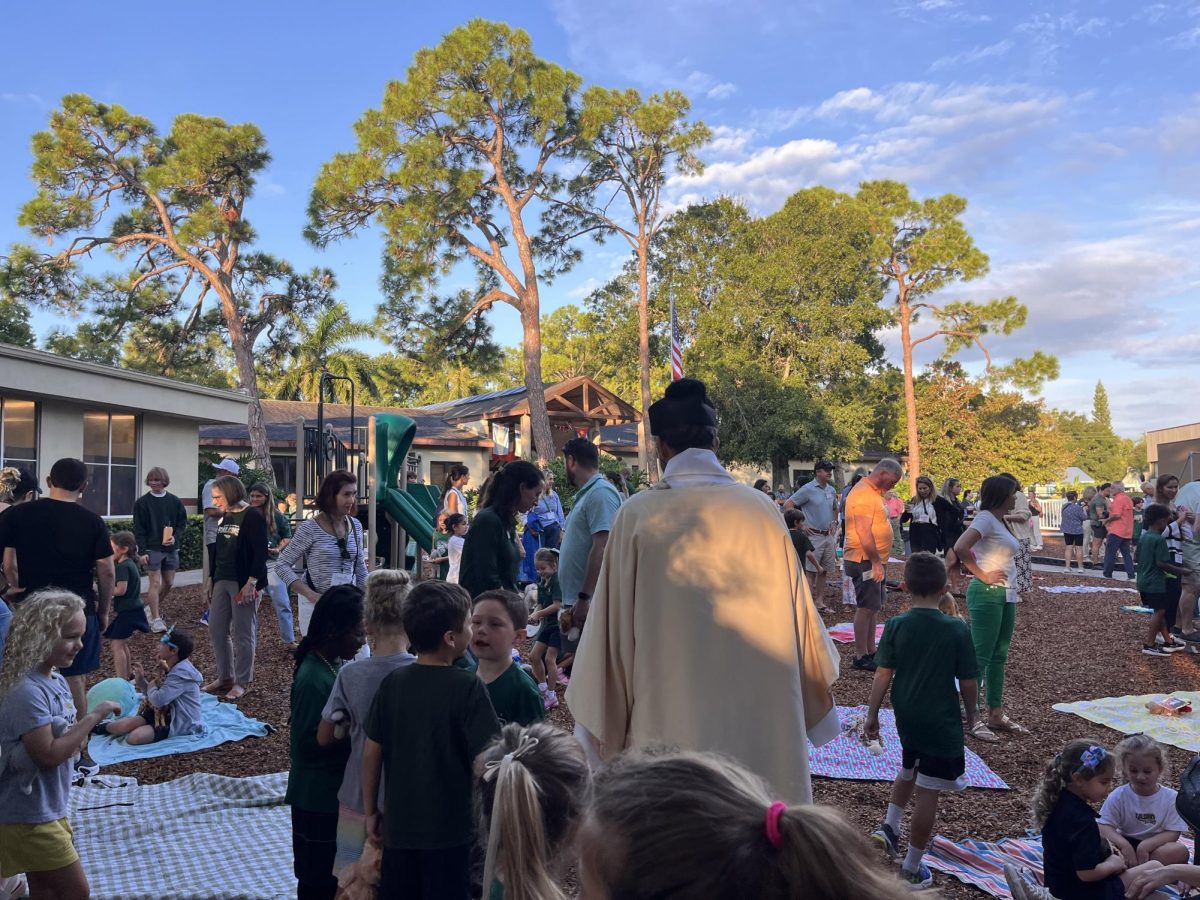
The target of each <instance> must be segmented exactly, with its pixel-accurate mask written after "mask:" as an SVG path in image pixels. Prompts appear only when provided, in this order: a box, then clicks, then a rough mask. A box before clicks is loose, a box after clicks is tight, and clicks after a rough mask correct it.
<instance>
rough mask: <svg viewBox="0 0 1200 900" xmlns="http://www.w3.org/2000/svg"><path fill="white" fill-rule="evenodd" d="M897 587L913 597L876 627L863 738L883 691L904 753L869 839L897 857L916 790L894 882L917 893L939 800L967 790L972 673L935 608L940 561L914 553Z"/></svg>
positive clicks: (871, 728) (953, 628)
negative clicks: (966, 744) (904, 849)
mask: <svg viewBox="0 0 1200 900" xmlns="http://www.w3.org/2000/svg"><path fill="white" fill-rule="evenodd" d="M904 582H905V584H906V585H908V590H909V592H910V593H911V594H912V607H911V608H910V609H909V610H908V612H906V613H903V614H901V615H899V616H892V618H890V619H888V621H887V624H886V626H885V627H884V629H883V639H882V640H881V641H880V642H879V649H878V651H876V655H875V664H876V665H877V666H878V667H879V668H878V669H877V670H876V672H875V683H874V684H873V685H872V686H871V697H870V699H869V700H868V701H867V703H868V705H867V721H866V723H865V724H864V725H863V736H864V738H866V739H867V740H878V738H879V706H880V704H881V703H883V698H884V695H885V694H887V692H888V687H889V686H890V687H891V689H892V707H893V709H894V710H895V713H896V731H897V732H899V734H900V747H901V750H902V754H903V755H902V761H901V768H900V771H899V773H898V774H897V775H896V780H895V782H894V783H893V784H892V796H891V800H890V802H889V803H888V808H887V815H886V816H885V817H884V820H883V824H882V825H880V826H879V828H878V829H876V831H875V833H874V834H872V835H871V837H872V838H873V839H874V840H875V841H877V842H878V843H879V844H880V845H881V846H882V847H883V849H884V851H885V852H886V853H887V855H888V856H889V857H890V858H892V859H895V858H896V856H897V855H898V853H899V845H900V825H901V822H902V820H903V818H904V809H905V807H906V806H908V803H909V801H910V800H912V798H913V794H914V790H915V793H916V798H917V802H916V806H915V807H914V809H913V817H912V822H911V823H910V824H909V834H908V853H907V855H906V856H905V857H904V863H903V865H902V866H901V869H900V877H901V879H903V880H904V881H905V882H907V883H908V884H909V885H910V886H911V887H913V888H916V889H923V888H927V887H930V886H931V885H932V884H933V873H932V872H930V871H929V867H928V866H927V865H925V863H924V862H922V859H923V857H924V856H925V851H926V850H928V849H929V840H930V838H931V837H932V835H933V823H934V820H935V819H936V818H937V808H938V795H939V794H940V793H941V792H942V791H961V790H963V789H964V788H965V787H966V779H965V778H964V777H963V775H964V773H965V772H966V753H965V750H964V747H963V723H962V718H961V717H960V715H959V707H958V698H959V695H960V694H961V696H962V700H963V704H964V705H965V706H966V710H967V727H968V728H971V727H972V726H973V725H974V724H975V704H976V701H977V697H978V685H977V683H976V678H977V677H978V675H979V669H978V666H977V665H976V662H975V645H974V644H973V643H972V642H971V629H970V628H969V627H968V626H967V624H966V623H965V622H963V621H962V620H961V619H958V618H953V617H951V616H947V615H946V614H944V613H943V612H942V611H941V610H940V609H939V608H938V607H939V604H940V603H941V601H942V595H943V593H944V592H945V589H946V566H945V565H944V564H943V563H942V561H941V560H940V559H938V558H937V557H936V556H934V555H933V554H932V553H925V552H920V553H914V554H913V555H912V556H910V557H909V558H908V562H907V563H905V566H904ZM893 678H894V679H895V681H894V683H893ZM956 678H957V679H958V682H959V685H958V687H957V688H956V687H955V684H954V680H955V679H956Z"/></svg>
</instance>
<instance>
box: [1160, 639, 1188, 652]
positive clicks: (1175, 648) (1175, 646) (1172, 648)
mask: <svg viewBox="0 0 1200 900" xmlns="http://www.w3.org/2000/svg"><path fill="white" fill-rule="evenodd" d="M1162 648H1163V650H1165V651H1167V653H1178V652H1179V651H1180V650H1186V649H1187V644H1185V643H1184V642H1183V641H1181V640H1179V638H1177V637H1172V638H1171V642H1170V643H1169V644H1168V643H1167V642H1166V641H1163V645H1162Z"/></svg>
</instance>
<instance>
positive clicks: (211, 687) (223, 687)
mask: <svg viewBox="0 0 1200 900" xmlns="http://www.w3.org/2000/svg"><path fill="white" fill-rule="evenodd" d="M232 687H233V682H232V681H224V680H222V679H220V678H218V679H217V680H216V681H210V682H209V683H208V684H206V685H205V686H204V687H202V688H200V690H202V691H204V693H206V694H219V693H221V692H222V691H228V690H229V689H230V688H232Z"/></svg>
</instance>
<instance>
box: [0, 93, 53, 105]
mask: <svg viewBox="0 0 1200 900" xmlns="http://www.w3.org/2000/svg"><path fill="white" fill-rule="evenodd" d="M0 103H15V104H24V103H31V104H33V105H34V106H40V107H42V108H43V109H47V108H48V107H49V106H50V104H48V103H47V102H46V101H45V100H44V99H43V98H42V97H41V96H40V95H38V94H33V93H29V92H22V91H4V92H2V93H0Z"/></svg>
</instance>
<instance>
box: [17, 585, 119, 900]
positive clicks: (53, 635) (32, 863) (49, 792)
mask: <svg viewBox="0 0 1200 900" xmlns="http://www.w3.org/2000/svg"><path fill="white" fill-rule="evenodd" d="M86 630H87V620H86V618H85V616H84V602H83V600H82V599H81V598H79V597H77V596H76V595H75V594H72V593H71V592H70V591H62V590H53V589H52V590H44V591H39V592H38V593H36V594H34V595H33V596H31V597H30V598H29V599H28V600H26V601H24V602H23V603H22V604H21V606H20V607H19V608H18V609H17V612H16V615H15V616H14V618H13V627H12V632H11V634H10V635H9V641H8V647H7V649H6V651H5V656H4V662H3V668H0V760H8V759H10V758H11V756H12V754H13V752H14V751H16V750H17V749H18V748H21V749H23V750H24V752H25V753H26V754H28V757H29V758H30V759H31V760H32V761H33V762H34V763H35V764H36V765H37V767H38V772H37V776H36V777H35V778H34V780H33V782H32V784H31V785H30V789H29V793H25V791H24V789H23V787H22V782H21V779H18V778H15V777H10V776H8V775H5V777H0V872H4V873H5V874H7V875H17V874H19V873H22V872H24V873H25V874H26V875H27V877H28V880H29V892H30V895H31V896H33V897H56V898H59V900H75V898H80V900H83V898H86V897H87V896H88V893H89V890H88V882H87V875H86V874H85V873H84V871H83V867H82V866H81V865H80V863H79V854H78V853H76V852H75V845H74V842H73V840H72V838H71V826H70V824H69V823H68V821H67V813H68V809H69V806H70V803H69V799H70V790H71V767H72V766H71V764H72V761H73V760H74V759H75V758H76V756H77V755H78V753H79V751H80V749H81V748H82V746H83V742H84V741H85V740H86V739H87V736H88V734H89V732H91V730H92V729H93V728H95V727H96V725H98V724H99V723H100V722H101V721H102V720H104V719H107V718H108V717H109V716H110V715H115V714H119V713H120V712H121V708H120V706H118V705H117V704H116V703H111V702H107V701H106V702H104V703H100V704H98V705H97V706H96V708H95V709H94V710H93V711H92V712H90V713H88V714H86V715H83V716H80V715H78V714H77V711H76V708H75V702H74V700H73V699H72V697H71V689H70V687H68V685H67V680H66V679H65V678H64V677H63V676H62V675H61V674H60V673H59V671H58V670H60V669H64V668H67V667H69V666H70V665H71V662H72V661H73V660H74V659H75V656H76V655H77V654H78V653H79V651H80V650H81V649H82V648H83V637H84V633H85V631H86Z"/></svg>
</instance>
